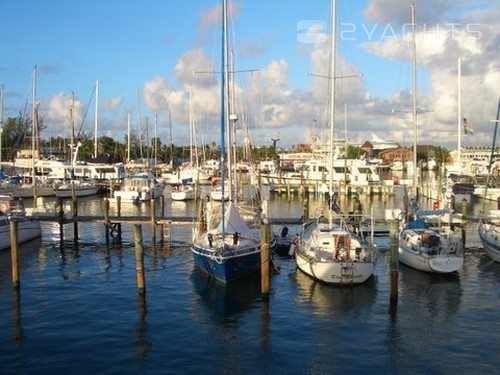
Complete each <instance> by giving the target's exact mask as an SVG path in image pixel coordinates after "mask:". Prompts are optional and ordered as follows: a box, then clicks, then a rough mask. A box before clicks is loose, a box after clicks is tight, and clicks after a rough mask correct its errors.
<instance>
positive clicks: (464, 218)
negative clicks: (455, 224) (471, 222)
mask: <svg viewBox="0 0 500 375" xmlns="http://www.w3.org/2000/svg"><path fill="white" fill-rule="evenodd" d="M461 227H462V245H463V246H464V249H465V243H466V242H467V235H466V232H467V201H466V200H465V199H464V200H463V201H462V225H461Z"/></svg>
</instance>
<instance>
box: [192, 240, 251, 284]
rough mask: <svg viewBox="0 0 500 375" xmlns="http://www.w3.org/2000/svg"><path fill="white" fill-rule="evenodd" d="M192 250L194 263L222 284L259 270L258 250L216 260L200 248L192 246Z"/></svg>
mask: <svg viewBox="0 0 500 375" xmlns="http://www.w3.org/2000/svg"><path fill="white" fill-rule="evenodd" d="M192 250H193V256H194V262H195V265H196V266H197V267H198V268H199V269H200V270H201V271H202V272H204V273H206V274H207V275H208V276H210V277H213V278H215V279H216V280H217V281H219V282H221V283H224V284H226V283H228V282H231V281H234V280H238V279H241V278H243V277H245V276H248V275H251V274H253V273H255V272H258V271H259V270H260V251H256V252H251V253H248V254H245V255H242V256H233V257H226V258H222V259H217V260H216V259H214V258H213V257H211V256H210V255H209V254H207V255H205V254H203V249H202V248H198V247H193V249H192ZM199 253H201V254H199Z"/></svg>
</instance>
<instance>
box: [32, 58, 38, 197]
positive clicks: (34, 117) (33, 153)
mask: <svg viewBox="0 0 500 375" xmlns="http://www.w3.org/2000/svg"><path fill="white" fill-rule="evenodd" d="M36 73H37V68H36V65H35V66H34V68H33V105H32V122H33V124H32V130H31V177H32V179H33V181H32V182H33V201H34V202H36V196H37V191H36V178H35V138H36V128H37V126H38V125H37V123H36V121H37V120H36V119H37V116H36Z"/></svg>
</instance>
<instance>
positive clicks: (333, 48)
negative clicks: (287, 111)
mask: <svg viewBox="0 0 500 375" xmlns="http://www.w3.org/2000/svg"><path fill="white" fill-rule="evenodd" d="M331 7H332V9H331V12H332V13H331V17H332V19H331V37H330V43H331V45H330V156H329V158H330V159H329V161H330V166H329V168H330V173H329V190H330V194H332V193H333V139H334V135H335V130H334V129H335V73H336V69H335V58H336V49H337V48H336V42H337V41H336V39H337V37H336V29H337V22H336V17H337V15H336V13H337V2H336V1H335V0H332V4H331Z"/></svg>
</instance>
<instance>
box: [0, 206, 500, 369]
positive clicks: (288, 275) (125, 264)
mask: <svg viewBox="0 0 500 375" xmlns="http://www.w3.org/2000/svg"><path fill="white" fill-rule="evenodd" d="M394 199H395V198H391V199H389V200H387V201H386V200H383V199H379V198H375V199H374V201H373V203H371V202H370V201H369V200H364V201H363V203H364V204H365V208H369V206H371V205H373V207H374V210H375V212H376V213H377V214H378V215H381V213H382V212H383V210H384V208H386V207H391V206H392V205H394V204H395V201H394ZM319 203H320V201H319V199H318V200H316V199H314V198H312V199H311V206H312V207H314V205H319ZM28 204H29V203H28ZM100 204H101V201H100V200H99V199H85V200H83V201H82V202H81V203H80V205H79V207H80V212H82V213H85V212H89V213H91V212H94V213H96V212H100V211H99V210H100ZM477 208H478V204H476V205H474V206H471V207H470V213H472V214H473V213H474V212H475V210H476V209H477ZM123 210H124V214H135V213H137V212H142V213H144V214H145V215H148V213H149V205H142V206H140V207H137V206H130V207H128V208H126V207H124V209H123ZM166 210H167V214H173V215H189V216H193V215H194V214H195V207H194V204H193V203H191V202H189V203H185V202H170V201H169V200H167V201H166ZM311 212H313V210H311ZM301 213H302V205H301V201H300V200H299V198H298V197H294V198H293V199H292V201H291V202H288V201H287V200H286V198H278V197H273V198H272V200H271V202H270V216H271V217H299V216H300V215H301ZM123 229H124V233H123V239H122V244H119V243H117V242H115V241H113V242H112V243H111V244H110V246H109V247H106V246H105V245H104V231H103V228H102V227H101V226H99V225H93V224H81V225H80V227H79V235H80V240H79V241H78V243H75V242H74V241H73V233H72V225H68V226H66V227H65V239H64V241H63V243H62V244H61V243H60V241H59V228H58V226H57V225H53V224H49V223H44V224H43V237H42V240H41V241H35V242H34V243H30V244H27V245H24V246H22V247H21V250H20V252H21V259H20V273H21V291H20V293H15V292H14V291H13V288H12V284H11V276H10V254H9V252H8V251H4V252H1V253H0V327H1V329H0V332H1V335H0V373H1V374H47V373H71V374H89V373H98V374H184V373H189V374H196V373H209V374H254V373H264V374H271V373H272V374H333V373H339V374H350V373H356V374H359V373H382V374H415V373H427V374H450V373H454V374H473V373H494V372H498V371H499V369H500V357H499V356H498V353H500V337H499V333H498V332H500V323H499V319H498V312H499V311H500V298H499V297H500V288H499V283H500V265H499V264H496V263H491V262H490V260H489V258H488V257H487V256H486V255H485V254H484V253H483V250H482V249H481V247H480V243H479V240H478V238H477V235H476V232H477V226H476V225H475V224H470V225H469V227H468V230H467V247H468V250H467V258H466V262H465V266H464V268H463V269H462V270H461V271H460V272H459V273H458V274H454V275H447V276H439V275H427V274H424V273H421V272H417V271H414V270H412V269H409V268H406V267H404V266H402V265H400V268H399V271H400V272H399V280H398V284H399V289H398V292H399V293H398V299H397V301H394V300H393V301H392V303H391V300H390V283H389V252H388V251H386V250H387V249H388V247H389V239H388V238H386V237H379V238H377V242H378V245H379V249H380V258H379V262H378V263H377V267H376V270H375V277H373V278H372V279H370V281H369V282H368V283H366V284H364V285H361V286H358V287H353V288H336V287H332V286H328V285H322V284H318V283H316V282H314V281H313V280H312V279H310V278H309V277H307V276H306V275H304V274H302V273H301V272H300V271H298V270H296V268H295V263H294V260H290V259H284V258H279V257H276V258H275V260H274V266H275V271H274V273H273V276H272V279H271V295H270V298H269V301H268V302H266V301H264V300H263V299H262V298H261V296H260V280H259V279H258V278H250V279H248V280H244V281H242V282H239V283H236V284H234V285H232V286H231V287H229V288H227V289H222V288H220V287H217V286H215V285H212V284H211V283H210V282H208V281H207V280H205V279H204V278H203V277H201V276H200V275H198V274H197V273H196V272H195V271H194V270H193V262H192V256H191V253H190V251H189V242H190V238H191V232H192V226H191V225H180V226H175V227H173V228H172V241H171V243H170V246H159V245H157V246H156V247H155V249H152V248H151V241H150V237H151V235H150V232H149V230H148V228H147V227H146V226H145V227H144V228H143V237H144V242H145V252H146V258H145V267H146V270H147V272H146V287H147V294H146V296H145V298H142V297H140V296H138V293H137V289H136V275H135V258H134V244H133V231H132V228H130V227H127V226H124V227H123ZM291 229H292V231H293V230H297V228H291Z"/></svg>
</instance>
